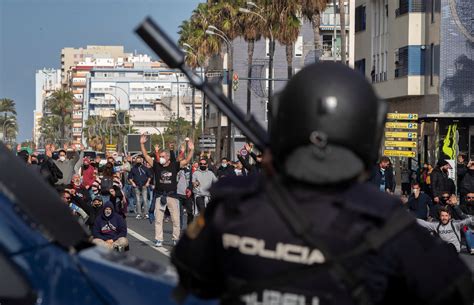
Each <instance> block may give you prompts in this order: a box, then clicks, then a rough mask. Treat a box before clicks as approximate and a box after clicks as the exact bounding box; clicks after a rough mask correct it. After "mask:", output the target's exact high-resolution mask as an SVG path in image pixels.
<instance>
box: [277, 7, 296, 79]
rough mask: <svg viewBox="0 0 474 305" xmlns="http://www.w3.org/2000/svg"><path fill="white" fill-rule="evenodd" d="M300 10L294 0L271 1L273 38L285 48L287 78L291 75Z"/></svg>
mask: <svg viewBox="0 0 474 305" xmlns="http://www.w3.org/2000/svg"><path fill="white" fill-rule="evenodd" d="M300 11H301V3H300V2H299V1H296V0H294V1H291V0H279V1H273V4H272V8H271V12H272V15H273V16H272V23H273V29H274V32H275V33H274V34H275V39H276V40H278V41H279V42H280V43H281V44H282V45H284V46H285V48H286V61H287V64H288V78H291V77H292V76H293V45H294V43H295V41H296V40H297V39H298V35H299V33H300V28H301V22H300V20H299V18H298V14H299V12H300ZM270 77H271V75H270Z"/></svg>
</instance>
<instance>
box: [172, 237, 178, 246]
mask: <svg viewBox="0 0 474 305" xmlns="http://www.w3.org/2000/svg"><path fill="white" fill-rule="evenodd" d="M177 243H178V241H177V240H174V239H173V247H174V246H176V244H177Z"/></svg>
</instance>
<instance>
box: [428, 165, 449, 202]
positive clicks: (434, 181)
mask: <svg viewBox="0 0 474 305" xmlns="http://www.w3.org/2000/svg"><path fill="white" fill-rule="evenodd" d="M430 177H431V191H432V192H433V197H441V194H442V193H443V192H449V193H450V194H454V190H453V182H452V181H450V180H451V179H449V177H448V175H447V174H446V173H444V172H443V171H442V170H441V169H440V168H439V167H436V168H435V169H433V171H432V172H431V175H430Z"/></svg>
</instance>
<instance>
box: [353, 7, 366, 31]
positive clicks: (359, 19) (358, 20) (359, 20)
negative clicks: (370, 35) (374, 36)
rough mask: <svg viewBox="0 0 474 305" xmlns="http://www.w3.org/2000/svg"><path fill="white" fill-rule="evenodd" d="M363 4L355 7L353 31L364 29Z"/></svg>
mask: <svg viewBox="0 0 474 305" xmlns="http://www.w3.org/2000/svg"><path fill="white" fill-rule="evenodd" d="M365 19H366V15H365V5H361V6H358V7H356V10H355V31H356V32H360V31H365Z"/></svg>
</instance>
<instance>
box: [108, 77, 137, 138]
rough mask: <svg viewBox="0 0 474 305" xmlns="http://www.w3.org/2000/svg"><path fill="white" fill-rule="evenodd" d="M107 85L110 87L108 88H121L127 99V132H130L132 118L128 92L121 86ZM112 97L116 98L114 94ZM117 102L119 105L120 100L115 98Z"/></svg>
mask: <svg viewBox="0 0 474 305" xmlns="http://www.w3.org/2000/svg"><path fill="white" fill-rule="evenodd" d="M109 87H110V88H115V89H119V90H121V91H122V92H123V93H125V95H126V96H127V100H128V133H130V132H131V118H132V116H131V112H130V95H129V94H128V92H127V91H125V89H123V88H121V87H118V86H113V85H112V86H109ZM114 97H115V98H116V99H117V97H116V96H114ZM117 102H118V103H119V105H120V100H117ZM119 109H120V106H119Z"/></svg>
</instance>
